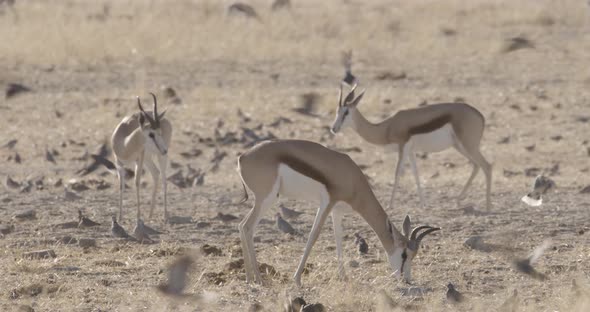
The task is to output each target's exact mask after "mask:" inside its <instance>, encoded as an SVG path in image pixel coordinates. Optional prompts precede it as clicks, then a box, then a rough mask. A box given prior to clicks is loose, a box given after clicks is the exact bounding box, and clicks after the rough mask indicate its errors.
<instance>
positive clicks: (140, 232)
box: [133, 218, 154, 244]
mask: <svg viewBox="0 0 590 312" xmlns="http://www.w3.org/2000/svg"><path fill="white" fill-rule="evenodd" d="M133 235H134V236H135V239H137V241H138V242H140V243H141V244H152V243H154V240H152V239H151V238H150V236H149V235H148V233H146V230H145V227H144V224H143V221H142V220H141V219H139V218H138V219H137V223H136V224H135V228H134V229H133Z"/></svg>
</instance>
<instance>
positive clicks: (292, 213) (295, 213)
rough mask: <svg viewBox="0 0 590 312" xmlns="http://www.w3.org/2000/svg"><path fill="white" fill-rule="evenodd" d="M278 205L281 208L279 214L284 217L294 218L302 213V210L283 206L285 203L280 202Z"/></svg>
mask: <svg viewBox="0 0 590 312" xmlns="http://www.w3.org/2000/svg"><path fill="white" fill-rule="evenodd" d="M279 207H280V208H281V214H283V216H285V218H287V219H296V218H297V217H299V216H300V215H302V214H303V212H299V211H295V210H293V209H289V208H287V207H285V205H283V204H280V205H279Z"/></svg>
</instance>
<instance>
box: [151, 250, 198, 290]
mask: <svg viewBox="0 0 590 312" xmlns="http://www.w3.org/2000/svg"><path fill="white" fill-rule="evenodd" d="M193 263H194V260H193V258H192V257H190V256H182V257H180V258H178V259H176V260H175V261H174V262H173V263H172V264H171V265H170V266H169V267H168V282H167V283H164V284H160V285H158V290H159V291H161V292H162V293H164V294H166V295H170V296H186V294H184V293H183V292H184V288H186V284H187V281H188V271H189V269H190V267H191V266H192V265H193Z"/></svg>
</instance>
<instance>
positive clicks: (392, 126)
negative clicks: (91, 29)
mask: <svg viewBox="0 0 590 312" xmlns="http://www.w3.org/2000/svg"><path fill="white" fill-rule="evenodd" d="M356 86H357V85H356V84H355V85H354V86H353V87H352V89H351V91H350V92H349V93H348V95H347V96H346V97H345V98H344V101H342V84H340V93H339V99H338V110H337V111H336V118H335V120H334V123H333V124H332V127H331V131H332V133H334V134H336V133H338V132H339V131H340V130H341V129H342V128H344V127H347V126H350V127H352V128H353V129H354V130H355V131H356V132H357V133H358V134H359V135H360V136H361V137H362V138H363V139H365V141H368V142H369V143H373V144H376V145H387V146H392V147H393V149H394V150H397V152H398V153H399V157H398V161H397V166H396V169H395V178H394V182H393V190H392V191H391V198H390V200H389V206H390V207H391V206H392V205H393V198H394V194H395V191H396V188H397V185H398V180H399V176H400V175H401V174H402V170H403V164H404V161H405V160H406V159H409V160H410V165H411V168H412V173H413V174H414V178H415V179H416V188H417V189H418V195H419V196H420V204H421V205H422V207H424V202H425V201H424V194H423V193H422V188H421V187H420V178H419V177H418V169H417V168H416V159H415V156H414V152H415V151H422V152H429V153H432V152H439V151H443V150H446V149H448V148H450V147H454V148H455V149H456V150H457V151H458V152H459V153H461V154H462V155H463V156H465V158H467V159H468V160H469V161H470V162H471V163H472V164H473V170H472V172H471V176H470V177H469V179H468V180H467V183H466V184H465V187H464V188H463V191H461V193H460V194H459V196H458V197H457V202H459V201H460V200H461V199H462V198H463V197H464V196H465V194H466V192H467V189H468V188H469V186H470V185H471V182H473V179H474V178H475V176H476V175H477V173H478V171H479V168H482V169H483V172H484V173H485V176H486V208H487V209H488V210H489V209H490V207H491V201H490V192H491V187H492V165H491V164H490V163H488V161H487V160H486V159H485V158H484V157H483V155H482V154H481V152H480V150H479V147H480V144H481V139H482V136H483V131H484V125H485V118H484V116H483V115H482V114H481V113H480V112H479V111H478V110H477V109H476V108H474V107H473V106H471V105H468V104H464V103H441V104H432V105H427V106H424V107H419V108H413V109H406V110H400V111H398V112H397V113H395V114H394V115H393V116H391V117H388V118H387V119H385V120H383V121H381V122H379V123H371V122H370V121H368V120H367V119H366V118H365V117H364V116H363V114H361V112H360V111H359V110H358V109H357V105H358V104H359V102H360V101H361V99H362V98H363V95H364V94H365V91H364V90H363V91H362V92H361V93H360V94H359V95H358V96H356V97H355V94H354V91H355V89H356Z"/></svg>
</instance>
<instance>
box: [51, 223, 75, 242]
mask: <svg viewBox="0 0 590 312" xmlns="http://www.w3.org/2000/svg"><path fill="white" fill-rule="evenodd" d="M76 226H77V224H76ZM55 243H56V244H64V245H72V244H78V239H76V238H75V237H71V236H69V235H66V236H62V237H56V238H55Z"/></svg>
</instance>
